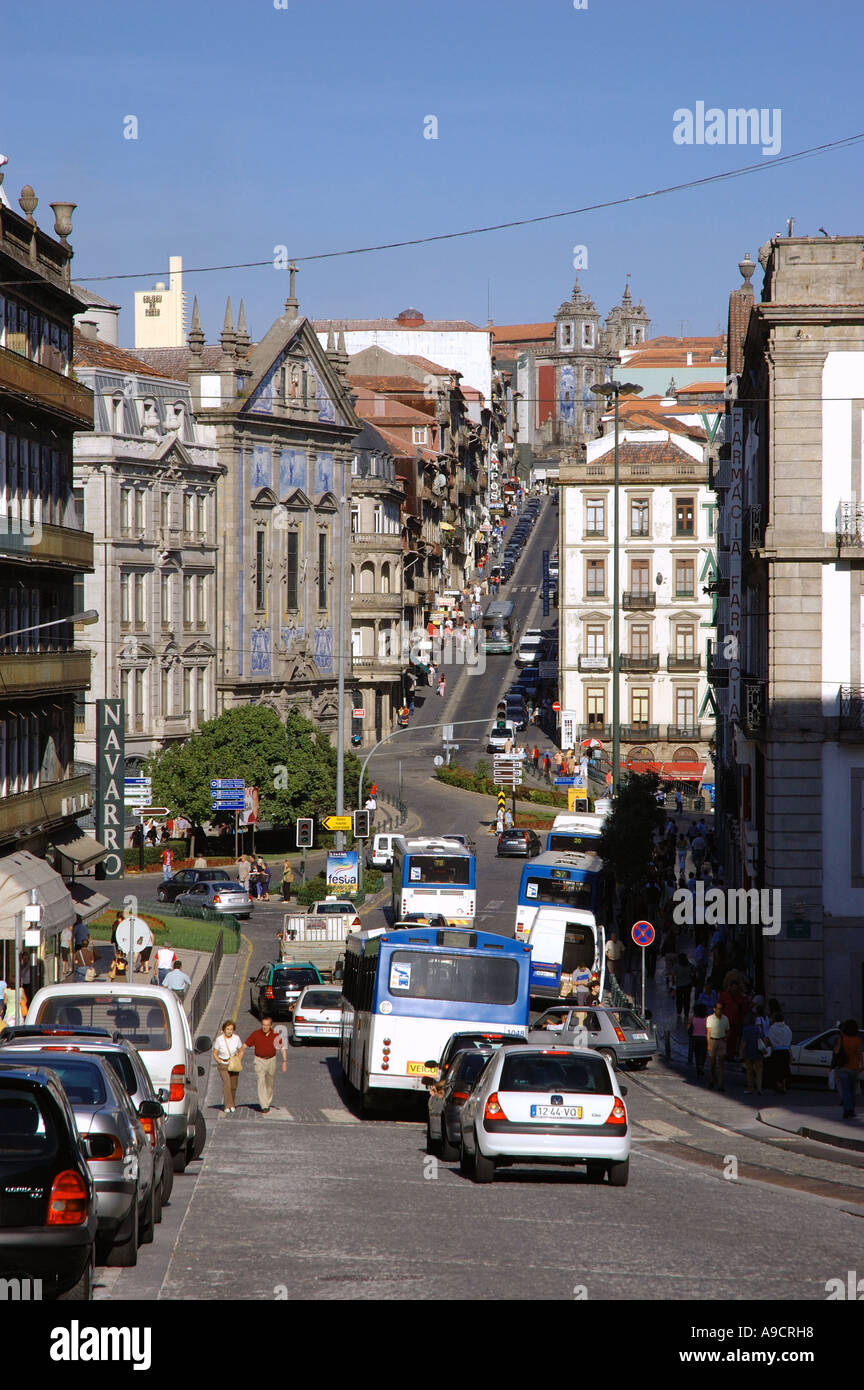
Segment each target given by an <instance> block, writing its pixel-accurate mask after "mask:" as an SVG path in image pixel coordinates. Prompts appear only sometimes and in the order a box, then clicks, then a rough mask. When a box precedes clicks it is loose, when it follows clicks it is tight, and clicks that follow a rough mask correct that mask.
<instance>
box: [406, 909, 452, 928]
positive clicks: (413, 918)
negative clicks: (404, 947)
mask: <svg viewBox="0 0 864 1390" xmlns="http://www.w3.org/2000/svg"><path fill="white" fill-rule="evenodd" d="M449 925H450V923H449V922H448V921H447V918H446V917H445V916H444V914H443V912H406V913H405V916H404V917H400V918H399V921H398V922H394V923H393V929H394V931H398V930H399V929H400V928H403V927H405V928H407V927H438V928H439V929H443V928H444V927H449Z"/></svg>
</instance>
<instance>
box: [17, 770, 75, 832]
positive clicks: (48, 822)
mask: <svg viewBox="0 0 864 1390" xmlns="http://www.w3.org/2000/svg"><path fill="white" fill-rule="evenodd" d="M92 804H93V796H92V792H91V790H90V774H89V772H88V773H85V774H84V776H83V777H69V778H67V780H66V781H65V782H49V783H48V784H47V785H46V786H44V787H37V789H36V790H35V791H32V792H21V793H20V795H18V796H7V797H5V798H4V800H2V801H0V838H2V839H4V840H5V839H8V838H9V837H10V836H12V835H15V834H16V833H18V834H23V833H25V832H29V831H33V830H37V829H39V828H42V827H46V828H47V827H51V826H54V825H58V824H60V822H61V821H63V820H64V819H65V818H66V817H67V816H76V815H80V814H81V812H82V811H88V810H89V809H90V807H91V806H92Z"/></svg>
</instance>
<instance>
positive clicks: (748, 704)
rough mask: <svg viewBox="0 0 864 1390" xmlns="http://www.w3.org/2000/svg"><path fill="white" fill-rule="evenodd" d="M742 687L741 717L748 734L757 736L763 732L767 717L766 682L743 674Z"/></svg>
mask: <svg viewBox="0 0 864 1390" xmlns="http://www.w3.org/2000/svg"><path fill="white" fill-rule="evenodd" d="M741 689H742V711H741V714H742V719H741V722H742V724H743V727H744V729H745V730H746V732H747V733H748V734H752V735H753V736H754V737H758V736H759V735H760V734H762V733H764V730H765V722H766V719H767V717H768V682H767V681H766V680H762V679H759V678H755V677H752V676H744V678H743V680H742V682H741Z"/></svg>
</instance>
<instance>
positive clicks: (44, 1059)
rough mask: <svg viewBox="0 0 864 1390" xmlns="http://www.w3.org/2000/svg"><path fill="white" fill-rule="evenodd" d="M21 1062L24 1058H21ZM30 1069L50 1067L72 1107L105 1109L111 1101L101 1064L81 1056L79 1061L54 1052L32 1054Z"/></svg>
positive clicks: (46, 1051)
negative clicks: (98, 1107)
mask: <svg viewBox="0 0 864 1390" xmlns="http://www.w3.org/2000/svg"><path fill="white" fill-rule="evenodd" d="M18 1060H19V1061H23V1060H24V1059H23V1057H21V1056H20V1054H19V1058H18ZM27 1063H28V1065H30V1066H39V1067H50V1068H51V1070H52V1071H53V1072H54V1073H55V1074H56V1075H57V1076H58V1077H59V1079H60V1082H61V1084H62V1086H63V1089H64V1091H65V1092H66V1094H67V1096H68V1097H69V1101H70V1104H71V1105H104V1104H105V1101H106V1100H107V1099H108V1092H107V1089H106V1086H105V1078H104V1076H103V1075H102V1068H101V1067H100V1066H99V1064H98V1062H89V1061H87V1059H86V1058H85V1057H82V1056H81V1055H80V1054H79V1055H78V1056H77V1057H76V1056H74V1055H73V1054H72V1053H69V1052H60V1051H57V1052H55V1051H53V1050H52V1049H50V1048H44V1049H41V1048H40V1050H39V1052H38V1053H36V1052H31V1053H30V1054H29V1055H28V1056H27Z"/></svg>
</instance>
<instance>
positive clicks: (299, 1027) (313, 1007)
mask: <svg viewBox="0 0 864 1390" xmlns="http://www.w3.org/2000/svg"><path fill="white" fill-rule="evenodd" d="M291 1022H292V1030H291V1037H290V1038H289V1039H288V1041H289V1043H290V1044H291V1046H292V1047H296V1046H298V1045H299V1044H300V1043H304V1042H338V1041H339V1032H340V1026H341V1023H342V986H341V985H308V986H307V988H306V989H304V990H303V992H302V994H301V995H300V996H299V998H298V1000H297V1003H296V1004H295V1006H294V1014H293V1017H292V1020H291Z"/></svg>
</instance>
